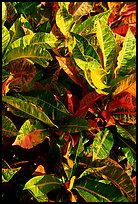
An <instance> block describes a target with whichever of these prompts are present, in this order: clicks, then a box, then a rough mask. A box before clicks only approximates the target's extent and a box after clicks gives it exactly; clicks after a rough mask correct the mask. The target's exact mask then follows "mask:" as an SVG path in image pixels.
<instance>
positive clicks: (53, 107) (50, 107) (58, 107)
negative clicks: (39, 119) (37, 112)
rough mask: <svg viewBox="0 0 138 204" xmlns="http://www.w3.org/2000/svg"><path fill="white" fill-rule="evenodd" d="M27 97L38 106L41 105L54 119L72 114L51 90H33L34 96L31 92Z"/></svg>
mask: <svg viewBox="0 0 138 204" xmlns="http://www.w3.org/2000/svg"><path fill="white" fill-rule="evenodd" d="M33 96H35V97H33ZM36 96H37V97H36ZM26 98H27V100H29V101H30V102H32V103H34V104H35V105H36V106H37V107H38V106H39V107H41V108H42V109H43V111H44V113H45V114H47V115H48V116H49V117H50V118H51V119H53V120H60V119H61V118H64V117H65V116H69V115H71V114H70V113H69V111H68V110H67V109H66V107H65V105H64V104H63V103H62V102H61V101H60V100H56V99H55V98H54V96H53V95H52V93H51V92H49V91H41V92H35V91H33V93H32V96H31V93H30V92H29V96H26Z"/></svg>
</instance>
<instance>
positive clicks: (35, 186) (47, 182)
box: [24, 175, 62, 202]
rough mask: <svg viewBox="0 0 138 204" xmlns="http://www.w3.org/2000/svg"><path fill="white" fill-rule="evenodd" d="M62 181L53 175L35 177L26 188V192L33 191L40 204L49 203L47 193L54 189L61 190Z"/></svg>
mask: <svg viewBox="0 0 138 204" xmlns="http://www.w3.org/2000/svg"><path fill="white" fill-rule="evenodd" d="M61 187H62V183H61V182H60V180H59V179H58V178H57V177H55V176H51V175H44V176H35V177H33V178H31V179H30V180H29V181H28V182H27V183H26V184H25V186H24V190H28V191H31V193H32V194H33V195H34V197H35V198H36V199H37V201H38V202H47V201H48V197H47V193H48V192H49V191H51V190H53V189H56V188H61Z"/></svg>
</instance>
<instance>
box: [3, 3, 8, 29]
mask: <svg viewBox="0 0 138 204" xmlns="http://www.w3.org/2000/svg"><path fill="white" fill-rule="evenodd" d="M6 18H7V7H6V4H5V2H2V26H3V25H4V23H5V21H6Z"/></svg>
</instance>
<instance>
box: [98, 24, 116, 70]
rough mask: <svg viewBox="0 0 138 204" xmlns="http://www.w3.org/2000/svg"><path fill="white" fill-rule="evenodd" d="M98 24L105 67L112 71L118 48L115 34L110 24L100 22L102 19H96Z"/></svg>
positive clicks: (99, 40)
mask: <svg viewBox="0 0 138 204" xmlns="http://www.w3.org/2000/svg"><path fill="white" fill-rule="evenodd" d="M96 26H97V27H96V35H97V40H98V42H99V46H100V48H101V50H102V54H103V61H104V69H105V70H107V71H112V69H113V64H114V61H113V59H114V55H115V48H116V41H115V37H114V34H113V33H112V31H111V29H110V27H109V26H108V25H106V24H104V23H100V21H96Z"/></svg>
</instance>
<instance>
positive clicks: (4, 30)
mask: <svg viewBox="0 0 138 204" xmlns="http://www.w3.org/2000/svg"><path fill="white" fill-rule="evenodd" d="M9 41H10V33H9V31H8V29H7V28H6V27H5V26H2V53H3V52H4V50H5V48H6V47H7V45H8V43H9Z"/></svg>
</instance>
